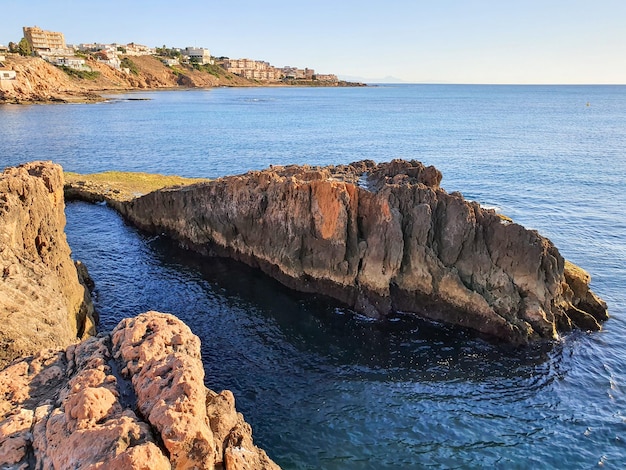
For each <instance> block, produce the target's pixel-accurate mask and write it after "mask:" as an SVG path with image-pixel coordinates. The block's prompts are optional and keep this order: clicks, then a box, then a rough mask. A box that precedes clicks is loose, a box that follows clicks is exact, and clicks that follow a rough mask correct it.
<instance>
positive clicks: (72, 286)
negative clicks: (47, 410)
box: [0, 162, 95, 368]
mask: <svg viewBox="0 0 626 470" xmlns="http://www.w3.org/2000/svg"><path fill="white" fill-rule="evenodd" d="M64 208H65V205H64V202H63V171H62V169H61V167H60V166H59V165H54V164H52V163H49V162H48V163H44V162H34V163H29V164H26V165H22V166H20V167H17V168H8V169H6V170H5V171H4V173H3V174H2V175H0V274H1V275H2V279H0V323H1V324H2V328H0V368H2V367H4V366H5V365H6V364H7V363H8V362H9V361H11V360H13V359H15V358H16V357H20V356H24V355H27V354H33V353H34V352H36V351H38V350H40V349H42V348H50V347H65V346H67V345H69V344H71V343H73V342H76V341H77V340H78V339H80V338H84V337H87V336H89V335H92V334H94V333H95V319H94V311H93V305H92V303H91V298H90V296H89V293H88V291H87V289H86V288H85V287H84V286H83V285H82V284H81V282H80V281H79V275H78V273H77V269H76V267H75V266H74V263H73V262H72V260H71V258H70V247H69V246H68V244H67V241H66V238H65V233H64V228H65V212H64ZM81 271H82V269H81Z"/></svg>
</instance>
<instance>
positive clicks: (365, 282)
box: [114, 160, 607, 344]
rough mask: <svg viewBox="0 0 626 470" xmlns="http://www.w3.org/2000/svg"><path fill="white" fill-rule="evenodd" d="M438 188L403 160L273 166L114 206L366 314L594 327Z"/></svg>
mask: <svg viewBox="0 0 626 470" xmlns="http://www.w3.org/2000/svg"><path fill="white" fill-rule="evenodd" d="M440 181H441V173H440V172H439V171H438V170H437V169H435V168H433V167H425V166H424V165H422V164H421V163H419V162H416V161H411V162H407V161H401V160H395V161H392V162H390V163H381V164H378V165H377V164H375V163H374V162H371V161H365V162H358V163H354V164H351V165H344V166H336V167H325V168H317V167H308V166H303V167H300V166H287V167H273V168H269V169H267V170H265V171H254V172H250V173H247V174H245V175H241V176H232V177H226V178H221V179H218V180H215V181H212V182H210V183H206V184H198V185H192V186H189V187H186V188H182V189H178V190H174V189H163V190H160V191H156V192H153V193H150V194H147V195H145V196H143V197H139V198H136V199H134V200H132V201H129V202H122V203H115V204H114V205H115V207H116V208H117V210H119V211H120V212H121V213H122V214H123V215H124V216H125V217H126V218H127V219H128V220H129V221H130V222H131V223H133V224H135V225H136V226H138V227H140V228H141V229H143V230H146V231H149V232H154V233H159V234H160V233H166V234H168V235H170V236H171V237H173V238H175V239H176V240H178V241H180V242H181V244H183V245H184V246H187V247H188V248H191V249H193V250H196V251H198V252H200V253H203V254H205V255H219V256H229V257H232V258H235V259H238V260H241V261H243V262H245V263H247V264H249V265H251V266H255V267H258V268H260V269H262V270H263V271H264V272H266V273H267V274H269V275H270V276H273V277H274V278H276V279H278V280H280V281H281V282H283V283H284V284H285V285H287V286H290V287H292V288H295V289H298V290H301V291H305V292H319V293H324V294H326V295H328V296H331V297H334V298H335V299H338V300H340V301H342V302H345V303H346V304H348V305H349V306H351V307H353V308H355V309H356V310H357V311H359V312H363V313H365V314H367V315H369V316H372V317H381V316H385V315H387V314H388V313H390V312H392V311H404V312H413V313H416V314H419V315H421V316H423V317H426V318H429V319H434V320H438V321H443V322H447V323H450V324H454V325H459V326H463V327H467V328H471V329H473V330H476V331H478V332H480V333H484V334H486V335H489V336H491V337H495V338H500V339H502V340H505V341H507V342H511V343H514V344H523V343H527V342H529V341H532V340H536V339H540V338H549V339H552V338H555V337H556V336H557V335H558V332H560V331H569V330H570V329H572V328H574V327H580V328H584V329H590V330H595V329H599V328H600V325H599V322H601V321H603V320H605V319H606V318H607V310H606V304H605V303H604V302H603V301H602V300H600V299H599V298H598V297H596V296H595V295H594V294H593V293H592V292H591V291H590V290H589V278H588V275H587V274H586V273H584V271H582V270H580V269H578V268H577V269H572V268H571V266H570V265H566V264H565V261H564V259H563V257H562V256H561V255H560V254H559V251H558V250H557V249H556V247H555V246H554V245H553V244H552V243H551V242H550V241H549V240H548V239H546V238H544V237H542V236H541V235H539V234H538V233H537V232H536V231H533V230H527V229H525V228H524V227H522V226H520V225H518V224H515V223H511V222H510V221H509V220H506V219H505V218H503V217H500V216H499V215H498V214H496V213H495V212H494V211H493V210H487V209H484V208H482V207H480V205H479V204H477V203H475V202H470V201H466V200H465V199H464V198H463V196H462V195H461V194H459V193H451V194H448V193H447V192H446V191H444V190H443V189H441V188H440V187H439V183H440Z"/></svg>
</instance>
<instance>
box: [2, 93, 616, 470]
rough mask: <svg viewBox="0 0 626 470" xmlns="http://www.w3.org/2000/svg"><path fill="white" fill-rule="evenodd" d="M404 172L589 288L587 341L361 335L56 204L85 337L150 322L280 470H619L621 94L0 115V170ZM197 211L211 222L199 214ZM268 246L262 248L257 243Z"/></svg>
mask: <svg viewBox="0 0 626 470" xmlns="http://www.w3.org/2000/svg"><path fill="white" fill-rule="evenodd" d="M394 158H403V159H416V160H419V161H421V162H423V163H424V164H426V165H434V166H436V167H437V168H439V169H440V170H441V171H442V173H443V181H442V186H443V187H444V188H445V189H446V190H447V191H448V192H453V191H460V192H461V193H462V194H463V195H464V196H465V198H467V199H470V200H474V201H478V202H479V203H480V204H482V205H483V206H485V207H490V208H494V209H496V210H498V211H500V212H501V213H502V214H505V215H507V216H509V217H511V218H512V219H513V220H514V221H515V222H517V223H520V224H522V225H524V226H526V227H529V228H532V229H536V230H538V231H539V232H540V233H541V234H543V235H545V236H547V237H549V238H550V239H551V240H552V241H553V242H554V244H555V245H556V246H557V247H558V248H559V250H560V252H561V253H562V255H563V256H564V257H565V258H567V259H569V260H571V261H573V262H574V263H576V264H578V265H580V266H582V267H583V268H584V269H586V270H587V271H588V272H589V273H590V274H591V276H592V288H593V290H594V291H595V292H596V293H597V294H598V295H600V296H601V297H602V298H603V299H605V300H606V302H607V303H608V306H609V313H610V315H611V318H610V319H609V320H608V321H607V322H606V323H605V324H604V327H603V329H602V331H600V332H586V331H575V332H572V333H569V334H566V335H563V337H562V338H560V339H559V340H558V341H554V342H546V343H541V344H534V345H532V346H528V347H521V348H513V347H508V346H505V345H502V344H496V343H492V342H489V341H486V340H484V339H481V338H478V337H477V336H476V335H474V334H472V333H471V332H469V331H465V330H460V329H457V328H451V327H448V326H446V325H442V324H438V323H432V322H428V321H424V320H422V319H419V318H416V317H413V316H409V315H403V314H402V313H401V312H398V313H397V314H395V315H393V316H392V317H391V318H390V319H388V320H386V321H373V320H370V319H367V318H364V317H362V316H360V315H358V314H356V313H355V312H353V311H351V310H350V309H348V308H346V306H344V305H341V304H338V303H337V302H336V301H333V300H330V299H328V298H326V297H324V296H323V295H305V294H301V293H297V292H294V291H291V290H289V289H287V288H285V287H283V286H282V285H280V284H279V283H277V282H276V281H273V280H272V279H269V278H268V277H266V276H264V275H263V274H261V273H259V272H257V271H255V270H253V269H250V268H248V267H246V266H243V265H241V264H238V263H236V262H233V261H230V260H224V259H211V258H200V257H198V256H197V255H195V254H193V253H189V252H187V251H185V250H183V249H181V248H179V247H178V246H177V245H176V244H175V243H172V242H171V241H170V240H168V239H166V238H165V237H163V236H152V235H147V234H144V233H141V232H139V231H137V230H136V229H134V228H133V227H131V226H129V225H127V224H125V223H124V221H123V220H122V219H121V218H120V217H119V216H118V215H117V214H116V213H115V212H114V211H112V210H111V209H110V208H108V207H107V206H106V205H90V204H87V203H82V202H71V203H68V204H67V206H66V215H67V227H66V231H67V238H68V241H69V244H70V246H71V248H72V251H73V257H75V258H76V259H80V260H82V261H83V262H84V263H85V264H86V265H87V266H88V268H89V271H90V273H91V275H92V277H93V279H94V280H95V284H96V288H95V291H94V298H95V304H96V307H97V309H98V311H99V312H100V316H101V325H100V329H101V331H107V330H110V329H111V328H113V327H114V326H115V325H116V324H117V323H118V321H119V320H120V319H122V318H124V317H128V316H134V315H137V314H139V313H141V312H144V311H147V310H158V311H163V312H170V313H172V314H175V315H177V316H178V317H179V318H181V319H182V320H184V321H185V322H186V323H187V324H188V325H189V326H190V328H191V329H192V330H193V332H194V333H195V334H196V335H198V336H199V337H200V338H201V340H202V357H203V362H204V368H205V373H206V377H205V383H206V385H207V386H208V387H209V388H211V389H213V390H216V391H219V390H222V389H230V390H232V391H233V393H234V395H235V398H236V402H237V408H238V410H239V411H241V412H242V413H243V414H244V416H245V419H246V420H247V421H248V422H249V423H250V424H251V425H252V428H253V430H254V438H255V442H256V444H258V445H259V446H260V447H262V448H263V449H265V450H266V451H267V453H268V454H269V456H270V457H271V458H272V459H274V460H275V461H276V462H277V463H278V464H280V465H281V466H282V467H283V468H285V469H421V468H458V469H465V468H501V469H516V468H519V469H526V468H533V469H541V468H567V469H588V468H595V467H601V468H615V469H620V468H626V87H625V86H504V85H501V86H490V85H484V86H478V85H471V86H470V85H379V86H367V87H359V88H215V89H208V90H199V89H193V90H183V91H180V90H177V91H145V92H135V93H129V94H118V95H111V96H110V100H109V101H107V102H103V103H95V104H72V105H2V106H0V166H1V167H5V166H9V165H16V164H19V163H23V162H26V161H31V160H52V161H55V162H57V163H59V164H61V165H62V166H63V167H64V168H65V169H66V170H69V171H76V172H81V173H92V172H100V171H105V170H123V171H144V172H154V173H163V174H177V175H182V176H190V177H192V176H193V177H208V178H217V177H220V176H224V175H232V174H239V173H244V172H247V171H250V170H258V169H263V168H267V167H268V166H269V165H288V164H310V165H330V164H333V165H335V164H345V163H350V162H354V161H358V160H363V159H372V160H375V161H377V162H382V161H388V160H391V159H394ZM206 210H210V208H206ZM268 236H271V234H268Z"/></svg>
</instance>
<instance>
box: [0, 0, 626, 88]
mask: <svg viewBox="0 0 626 470" xmlns="http://www.w3.org/2000/svg"><path fill="white" fill-rule="evenodd" d="M26 5H27V6H26ZM35 25H36V26H39V27H41V28H43V29H46V30H50V31H60V32H62V33H64V34H65V39H66V41H67V42H68V43H70V44H78V43H90V42H98V43H112V42H116V43H120V44H126V43H129V42H135V43H137V44H144V45H147V46H162V45H167V46H168V47H186V46H196V47H206V48H208V49H210V51H211V54H213V55H215V56H228V57H231V58H251V59H257V60H265V61H268V62H270V63H271V64H272V65H274V66H279V67H282V66H285V65H291V66H297V67H300V68H304V67H309V68H312V69H314V70H315V71H316V72H318V73H335V74H337V75H339V76H340V78H348V79H357V80H364V81H368V82H375V81H393V80H401V81H404V82H408V83H485V84H491V83H513V84H527V83H528V84H626V0H584V1H583V0H524V1H508V0H466V1H462V0H428V1H427V0H386V1H373V0H315V1H309V0H288V1H287V0H261V1H259V0H220V1H214V0H213V1H212V0H185V1H183V2H175V1H173V0H168V1H165V0H151V1H143V0H134V1H130V0H129V1H123V0H107V1H98V2H92V1H89V0H87V1H85V0H83V1H77V0H54V1H50V0H29V1H28V2H24V1H23V0H19V1H17V0H15V1H14V0H0V44H4V45H7V44H8V42H9V41H14V42H18V41H19V40H20V38H21V37H22V27H23V26H35Z"/></svg>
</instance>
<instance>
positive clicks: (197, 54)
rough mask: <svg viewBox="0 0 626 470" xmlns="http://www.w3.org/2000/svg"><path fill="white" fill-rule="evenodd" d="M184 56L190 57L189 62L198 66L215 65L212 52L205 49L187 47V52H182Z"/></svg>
mask: <svg viewBox="0 0 626 470" xmlns="http://www.w3.org/2000/svg"><path fill="white" fill-rule="evenodd" d="M181 53H182V54H183V55H184V56H187V57H189V61H190V62H193V63H196V64H202V65H207V64H213V63H214V62H213V59H211V52H210V51H209V50H208V49H205V48H204V47H186V48H185V50H183V51H181Z"/></svg>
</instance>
